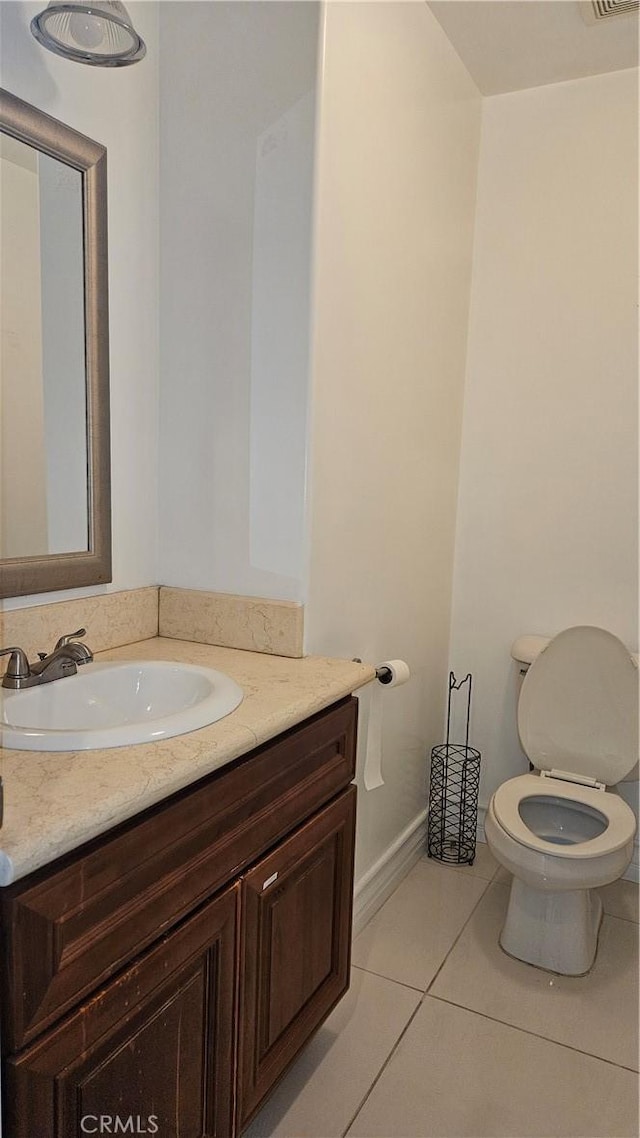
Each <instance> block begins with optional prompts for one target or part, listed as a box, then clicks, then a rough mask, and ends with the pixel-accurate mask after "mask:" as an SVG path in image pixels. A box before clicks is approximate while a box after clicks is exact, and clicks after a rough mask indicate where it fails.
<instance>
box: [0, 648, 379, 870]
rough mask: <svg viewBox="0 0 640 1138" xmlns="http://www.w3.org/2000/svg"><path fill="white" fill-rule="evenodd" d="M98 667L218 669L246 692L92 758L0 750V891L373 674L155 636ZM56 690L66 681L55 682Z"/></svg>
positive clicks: (356, 667) (337, 663) (339, 664)
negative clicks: (196, 720) (226, 708)
mask: <svg viewBox="0 0 640 1138" xmlns="http://www.w3.org/2000/svg"><path fill="white" fill-rule="evenodd" d="M96 660H178V661H181V662H183V663H191V664H203V665H205V666H206V667H209V668H216V669H218V670H219V671H221V672H226V673H227V675H229V676H231V677H232V678H233V679H234V680H236V681H237V683H239V684H240V686H241V687H242V689H243V691H244V699H243V701H242V703H241V704H240V706H239V707H238V708H237V709H236V710H235V711H234V712H232V713H231V715H228V716H227V717H226V718H225V719H221V720H219V721H218V722H217V723H212V724H211V725H210V726H208V727H203V728H201V729H200V730H199V731H192V732H190V733H189V734H188V735H177V736H175V737H174V738H173V739H163V740H160V741H159V742H154V743H140V744H137V745H135V746H128V747H113V748H108V749H104V750H94V751H69V752H51V751H14V750H6V749H0V775H1V776H2V781H3V786H4V823H3V826H2V829H0V885H10V884H11V883H12V882H13V881H17V880H18V879H19V878H21V877H24V876H25V875H26V874H28V873H31V872H32V871H33V870H34V869H38V868H40V867H41V866H43V865H46V864H48V863H49V862H51V861H53V860H54V859H55V858H57V857H60V856H61V855H62V854H65V853H68V852H69V850H73V849H76V848H77V847H78V846H80V845H82V844H83V843H84V842H87V841H89V840H90V839H91V838H95V837H96V836H97V835H98V834H103V833H105V832H106V831H107V830H109V829H111V828H112V827H113V826H116V825H117V824H118V823H120V822H124V821H125V820H126V819H127V818H131V817H133V816H134V815H135V814H138V813H140V811H142V810H145V809H146V808H147V807H148V806H153V805H154V804H155V803H156V802H160V801H161V800H162V799H163V798H166V797H168V796H169V795H170V794H174V793H175V792H176V791H177V790H181V789H182V788H183V787H185V786H188V785H189V784H190V783H192V782H195V781H196V780H197V779H199V778H202V777H203V776H204V775H207V774H209V773H210V772H211V771H214V770H217V769H218V768H219V767H222V766H224V765H225V763H228V762H231V760H232V759H236V758H238V756H240V755H243V754H246V753H247V752H248V751H250V750H252V749H253V748H254V747H256V746H258V745H259V744H260V743H264V742H266V740H268V739H272V738H274V736H276V735H279V734H280V733H281V732H282V731H286V730H287V729H288V728H289V727H293V726H295V724H296V723H300V722H302V720H303V719H306V718H308V716H310V715H313V714H315V712H317V711H321V710H322V709H323V708H324V707H329V706H330V704H332V703H335V702H336V701H337V700H339V699H342V698H343V696H346V695H349V694H350V693H351V692H353V691H355V690H356V689H357V688H359V687H362V685H363V684H366V683H369V681H370V680H372V679H373V678H374V677H375V669H374V668H373V667H372V666H370V665H367V664H356V663H353V662H351V661H350V660H335V659H331V658H327V657H323V656H304V657H302V658H301V659H289V658H285V657H283V656H270V655H266V654H262V653H258V652H244V651H238V650H237V649H234V648H217V647H214V646H212V645H209V644H192V643H190V642H187V641H184V640H169V639H166V638H162V637H157V638H155V639H153V640H144V641H141V642H139V643H137V644H129V645H127V646H126V647H124V648H116V649H112V650H111V651H109V652H100V653H98V654H97V655H96ZM59 682H60V683H64V680H60V681H59Z"/></svg>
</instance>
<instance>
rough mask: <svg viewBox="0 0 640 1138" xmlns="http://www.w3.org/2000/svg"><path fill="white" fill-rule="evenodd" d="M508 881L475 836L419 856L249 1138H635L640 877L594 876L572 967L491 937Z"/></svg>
mask: <svg viewBox="0 0 640 1138" xmlns="http://www.w3.org/2000/svg"><path fill="white" fill-rule="evenodd" d="M508 884H509V877H508V875H507V874H506V873H505V871H504V870H503V869H501V868H499V867H498V866H497V864H496V862H495V861H494V860H493V858H492V856H491V853H490V852H489V850H488V848H487V846H486V845H484V844H479V845H478V854H477V857H476V861H475V864H474V865H473V866H472V867H464V868H455V869H454V868H451V867H448V866H447V867H445V866H443V865H440V864H439V863H437V862H433V861H430V860H429V859H427V858H426V857H425V858H422V859H421V860H420V861H419V862H417V864H416V865H415V866H414V867H413V869H412V870H411V872H410V873H409V874H408V876H407V877H406V878H405V879H404V881H402V882H401V884H400V885H399V887H398V888H397V889H396V891H395V893H394V894H393V895H392V896H391V897H390V898H389V900H388V901H387V902H386V904H385V905H383V907H382V908H381V909H380V910H379V912H378V913H376V915H375V917H374V918H373V920H372V921H370V923H369V924H368V925H367V927H366V928H365V929H364V930H363V931H362V932H361V933H360V935H359V937H357V939H356V941H355V942H354V946H353V972H352V981H351V989H350V991H349V993H348V995H347V996H345V998H344V1000H342V1002H341V1003H340V1004H339V1005H338V1007H337V1008H336V1010H335V1011H334V1012H333V1014H332V1015H331V1016H330V1017H329V1019H328V1020H327V1022H326V1024H325V1025H324V1027H322V1028H321V1030H320V1031H319V1032H318V1033H317V1035H316V1036H315V1038H314V1039H313V1040H312V1041H311V1043H310V1044H309V1045H308V1047H307V1048H306V1049H305V1051H304V1052H303V1053H302V1055H301V1056H300V1057H299V1058H298V1060H297V1061H296V1063H295V1064H294V1066H293V1067H292V1069H291V1070H290V1071H289V1073H288V1074H287V1076H286V1077H285V1079H284V1080H283V1081H282V1083H281V1084H280V1085H279V1087H278V1088H277V1089H276V1091H275V1092H274V1094H273V1095H272V1097H271V1099H270V1100H269V1101H268V1102H267V1104H266V1105H265V1106H264V1107H263V1109H262V1111H261V1112H260V1113H259V1114H258V1115H257V1117H256V1118H255V1119H254V1121H253V1122H252V1124H251V1126H250V1127H249V1129H248V1130H247V1131H246V1138H276V1136H278V1138H343V1136H344V1135H348V1136H349V1138H410V1136H411V1138H498V1136H500V1138H555V1136H565V1135H566V1136H568V1135H571V1136H573V1138H637V1136H638V1075H637V1071H638V944H637V938H638V887H637V886H635V885H632V884H631V883H630V882H627V881H620V882H616V883H615V884H614V885H611V886H608V887H607V888H606V889H604V890H602V894H603V901H604V907H605V914H606V915H605V918H604V921H603V926H602V930H601V934H600V946H599V950H598V957H597V960H596V964H595V966H594V968H593V969H592V971H591V972H590V973H589V975H588V976H584V977H579V978H569V977H561V976H554V975H551V974H550V973H545V972H541V971H539V970H538V969H536V968H531V967H530V966H529V965H527V964H521V963H519V962H518V961H515V960H512V959H511V958H510V957H508V956H506V955H505V954H504V953H503V952H502V951H501V950H500V948H499V947H498V934H499V932H500V927H501V922H502V915H503V912H504V906H505V904H506V901H507V897H508V892H509V890H508Z"/></svg>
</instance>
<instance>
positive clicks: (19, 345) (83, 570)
mask: <svg viewBox="0 0 640 1138" xmlns="http://www.w3.org/2000/svg"><path fill="white" fill-rule="evenodd" d="M0 244H1V248H2V257H1V258H0V597H21V596H26V595H28V594H30V593H46V592H49V591H51V590H55V589H73V588H77V587H78V586H83V585H98V584H103V583H105V582H107V581H110V580H111V476H110V449H111V448H110V429H109V420H110V415H109V288H108V277H107V152H106V150H105V148H104V146H102V145H101V144H100V143H99V142H95V141H94V140H93V139H91V138H87V137H86V135H83V134H79V133H78V131H76V130H73V129H72V128H71V127H69V126H67V125H66V124H65V123H62V122H59V121H58V120H57V119H54V118H51V116H50V115H47V114H45V113H44V112H43V111H41V110H39V109H38V108H37V107H33V106H31V105H30V104H29V103H25V102H23V100H22V99H19V98H18V97H17V96H16V95H13V94H11V92H9V91H5V90H2V89H0Z"/></svg>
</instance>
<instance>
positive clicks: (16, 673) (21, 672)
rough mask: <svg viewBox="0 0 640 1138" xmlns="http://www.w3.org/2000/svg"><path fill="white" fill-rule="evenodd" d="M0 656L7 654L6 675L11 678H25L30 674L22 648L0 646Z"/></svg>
mask: <svg viewBox="0 0 640 1138" xmlns="http://www.w3.org/2000/svg"><path fill="white" fill-rule="evenodd" d="M0 656H9V657H10V659H9V663H8V664H7V671H6V675H7V676H11V677H12V679H17V680H26V679H27V677H28V676H30V675H31V669H30V667H29V661H28V659H27V656H26V653H25V652H23V651H22V648H0Z"/></svg>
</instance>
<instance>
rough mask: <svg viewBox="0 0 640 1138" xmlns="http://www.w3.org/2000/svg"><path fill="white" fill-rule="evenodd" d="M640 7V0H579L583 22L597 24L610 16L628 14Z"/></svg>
mask: <svg viewBox="0 0 640 1138" xmlns="http://www.w3.org/2000/svg"><path fill="white" fill-rule="evenodd" d="M639 8H640V0H580V10H581V12H582V18H583V19H584V22H585V24H599V23H600V21H601V20H608V19H610V18H611V17H612V16H630V15H632V14H633V13H634V12H637V11H638V9H639Z"/></svg>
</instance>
